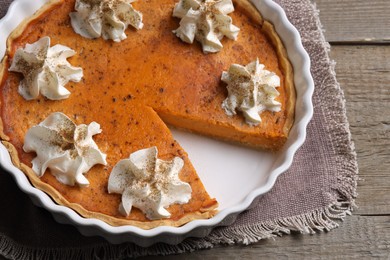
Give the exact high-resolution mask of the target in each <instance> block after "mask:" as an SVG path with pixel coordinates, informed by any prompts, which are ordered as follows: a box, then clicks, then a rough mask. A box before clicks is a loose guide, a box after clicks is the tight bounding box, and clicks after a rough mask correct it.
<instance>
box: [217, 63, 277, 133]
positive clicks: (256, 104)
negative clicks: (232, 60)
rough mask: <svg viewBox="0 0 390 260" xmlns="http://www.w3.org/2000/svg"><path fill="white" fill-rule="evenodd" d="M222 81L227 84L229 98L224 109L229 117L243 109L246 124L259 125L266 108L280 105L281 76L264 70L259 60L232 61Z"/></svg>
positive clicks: (275, 109)
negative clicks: (277, 98) (278, 89)
mask: <svg viewBox="0 0 390 260" xmlns="http://www.w3.org/2000/svg"><path fill="white" fill-rule="evenodd" d="M221 79H222V81H223V82H225V83H226V84H227V90H228V97H227V98H226V99H225V100H224V101H223V103H222V108H223V109H224V110H225V113H226V114H227V115H228V116H233V115H235V114H236V110H238V111H241V112H242V113H243V115H244V116H245V119H246V123H248V124H250V125H258V124H259V123H260V122H261V117H260V115H259V114H261V113H262V112H263V111H265V110H269V111H273V112H278V111H280V108H281V104H280V103H279V102H278V101H276V100H275V98H276V97H278V96H279V92H278V91H277V90H276V88H277V87H279V86H280V78H279V77H278V75H276V74H275V73H273V72H270V71H268V70H265V69H264V65H263V64H260V63H259V60H258V59H257V60H256V61H254V62H251V63H249V64H248V65H246V66H242V65H239V64H233V65H231V66H230V68H229V70H228V71H224V72H223V73H222V78H221Z"/></svg>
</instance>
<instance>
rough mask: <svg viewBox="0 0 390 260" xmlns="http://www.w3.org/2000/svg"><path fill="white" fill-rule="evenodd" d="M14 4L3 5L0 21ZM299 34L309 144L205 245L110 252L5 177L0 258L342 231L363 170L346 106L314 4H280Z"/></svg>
mask: <svg viewBox="0 0 390 260" xmlns="http://www.w3.org/2000/svg"><path fill="white" fill-rule="evenodd" d="M11 2H12V1H11V0H0V17H3V16H4V15H5V13H6V10H7V9H8V6H9V4H10V3H11ZM275 2H277V3H278V4H280V5H281V6H282V7H283V9H284V10H285V12H286V14H287V16H288V18H289V20H290V21H291V23H292V24H293V25H294V26H295V27H296V28H297V29H298V31H299V32H300V34H301V37H302V42H303V45H304V47H305V49H306V50H307V52H308V53H309V55H310V58H311V61H312V67H311V72H312V75H313V78H314V82H315V92H314V96H313V103H314V117H313V119H312V121H311V123H310V124H309V126H308V129H307V130H308V131H307V140H306V142H305V144H304V145H303V146H302V147H301V149H300V150H299V151H298V152H297V154H296V155H295V157H294V162H293V164H292V166H291V168H290V169H289V170H288V171H287V172H286V173H284V174H282V175H281V176H280V177H279V178H278V180H277V182H276V184H275V186H274V187H273V189H272V190H271V191H270V192H269V193H267V194H265V195H264V196H262V197H261V198H260V199H259V201H258V203H257V204H256V206H255V207H254V208H252V209H251V210H248V211H246V212H244V213H242V214H241V215H240V216H239V217H238V219H237V221H236V222H235V223H234V224H233V225H231V226H228V227H219V228H216V229H214V230H213V231H212V232H211V234H210V235H209V236H207V237H205V238H201V239H196V238H189V239H186V240H185V241H183V242H182V243H181V244H179V245H176V246H171V245H165V244H156V245H153V246H151V247H149V248H142V247H139V246H136V245H134V244H130V243H125V244H121V245H111V244H109V243H108V242H106V241H105V240H104V239H102V238H100V237H84V236H82V235H81V234H80V233H79V232H78V231H77V230H76V228H74V227H73V226H69V225H62V224H58V223H56V222H55V221H54V219H53V218H52V216H51V215H50V213H48V212H47V211H46V210H44V209H41V208H38V207H36V206H34V205H33V204H32V203H31V200H30V199H29V198H28V196H27V195H25V194H24V193H22V192H21V191H20V190H19V188H18V187H17V185H16V183H15V182H14V180H13V179H12V178H11V176H10V175H9V174H8V173H7V172H6V171H5V170H4V169H1V170H0V190H1V191H2V195H3V196H0V209H1V210H0V255H3V256H5V257H9V258H16V259H28V258H31V257H35V258H49V259H73V258H76V257H77V258H90V257H99V258H123V257H135V256H144V255H166V254H177V253H181V252H187V251H193V250H198V249H203V248H211V247H213V246H215V245H218V244H234V243H239V244H250V243H254V242H257V241H259V240H261V239H264V238H270V237H274V236H278V235H281V234H289V233H290V232H291V231H298V232H301V233H314V232H317V231H322V230H327V231H329V230H331V229H333V228H335V227H337V226H338V225H339V223H340V222H339V220H342V219H343V218H344V217H345V216H346V215H347V214H350V212H351V210H352V209H353V207H354V200H355V198H356V195H357V194H356V186H357V178H358V177H357V176H358V175H357V174H358V166H357V161H356V154H355V149H354V146H353V143H352V141H351V136H350V131H349V124H348V121H347V118H346V111H345V99H344V95H343V92H342V90H341V88H340V86H339V84H338V83H337V81H336V77H335V71H334V66H335V64H334V62H332V61H331V60H330V59H329V56H328V52H329V44H328V43H327V42H326V41H325V38H324V35H323V32H322V29H321V28H322V27H321V24H320V21H319V17H318V11H317V10H316V7H315V6H314V5H313V4H312V3H311V1H310V0H295V1H291V0H275Z"/></svg>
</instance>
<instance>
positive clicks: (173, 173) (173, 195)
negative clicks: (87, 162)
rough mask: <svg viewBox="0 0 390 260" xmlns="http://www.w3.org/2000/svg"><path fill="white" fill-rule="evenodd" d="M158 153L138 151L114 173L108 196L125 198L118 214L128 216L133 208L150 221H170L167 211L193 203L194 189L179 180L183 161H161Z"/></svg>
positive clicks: (110, 178) (155, 148)
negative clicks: (116, 194)
mask: <svg viewBox="0 0 390 260" xmlns="http://www.w3.org/2000/svg"><path fill="white" fill-rule="evenodd" d="M157 153H158V151H157V147H151V148H147V149H142V150H139V151H136V152H134V153H132V154H131V155H130V157H129V159H124V160H121V161H119V162H118V163H117V164H116V165H115V167H114V169H113V170H112V172H111V174H110V177H109V179H108V192H109V193H118V194H122V202H121V204H120V206H119V211H120V212H121V213H122V214H123V215H125V216H128V215H129V214H130V212H131V208H132V207H133V206H134V207H137V208H138V209H140V210H141V211H142V212H143V213H144V214H145V215H146V217H147V218H148V219H150V220H154V219H161V218H168V217H169V216H170V215H171V214H170V213H169V212H168V211H167V210H166V209H165V208H166V207H168V206H169V205H171V204H177V203H178V204H183V203H187V202H188V201H189V200H190V198H191V192H192V190H191V186H190V185H189V184H188V183H186V182H183V181H181V180H180V179H179V172H180V171H181V169H182V168H183V165H184V161H183V160H182V159H181V158H179V157H175V158H174V159H173V160H172V161H164V160H160V159H158V158H157Z"/></svg>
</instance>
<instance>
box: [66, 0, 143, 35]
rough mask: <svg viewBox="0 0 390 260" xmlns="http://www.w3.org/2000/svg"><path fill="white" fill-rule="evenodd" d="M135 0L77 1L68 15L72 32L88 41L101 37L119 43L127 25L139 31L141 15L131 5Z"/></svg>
mask: <svg viewBox="0 0 390 260" xmlns="http://www.w3.org/2000/svg"><path fill="white" fill-rule="evenodd" d="M132 2H135V0H77V1H76V4H75V10H76V12H72V13H70V14H69V16H70V18H71V24H72V27H73V29H74V31H75V32H76V33H78V34H80V35H81V36H83V37H86V38H88V39H94V38H99V37H100V36H102V37H103V39H105V40H109V39H111V40H113V41H115V42H120V41H122V40H124V39H126V38H127V36H126V34H125V30H126V29H127V27H128V26H129V25H131V26H133V27H134V28H135V29H137V30H140V29H142V27H143V23H142V14H141V13H140V12H138V11H136V10H135V9H134V8H133V6H132V5H131V3H132Z"/></svg>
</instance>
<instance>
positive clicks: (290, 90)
mask: <svg viewBox="0 0 390 260" xmlns="http://www.w3.org/2000/svg"><path fill="white" fill-rule="evenodd" d="M62 2H63V0H49V1H48V2H47V3H45V4H44V5H43V6H42V7H41V8H40V9H39V10H38V11H37V12H35V13H34V14H33V15H32V16H30V17H28V18H27V19H25V20H23V22H21V23H20V24H19V25H18V26H17V28H16V29H14V30H13V32H12V33H11V34H10V35H9V37H8V39H7V48H6V53H5V55H4V57H3V59H2V61H1V64H0V66H1V68H0V79H1V80H4V72H5V69H6V68H7V65H8V64H7V61H8V57H9V55H8V53H9V52H10V51H11V46H12V42H13V41H14V39H16V38H18V37H19V36H21V35H22V33H23V32H24V30H25V28H26V27H27V26H28V25H29V24H30V22H32V21H34V20H35V19H37V18H39V17H40V16H41V15H42V14H44V13H45V12H46V11H48V10H50V9H51V8H53V7H54V6H55V5H57V4H60V3H62ZM233 2H234V4H235V5H237V6H240V7H241V8H242V9H244V10H245V11H246V14H247V15H249V16H250V18H251V19H252V20H253V21H255V22H257V23H259V24H260V25H261V30H262V31H263V33H265V34H266V35H267V37H268V38H269V39H270V41H271V42H272V44H273V45H274V48H275V50H276V54H277V57H278V60H279V62H280V66H281V70H282V72H283V73H284V77H285V88H286V93H287V96H288V98H287V102H286V107H285V110H286V111H287V118H286V122H285V125H284V127H283V133H284V134H285V136H286V139H287V136H288V133H289V131H290V129H291V127H292V125H293V123H294V111H295V100H296V94H295V87H294V81H293V68H292V66H291V64H290V61H289V60H288V56H287V51H286V49H285V47H284V45H283V42H282V41H281V39H280V37H279V35H278V34H277V32H276V30H275V28H274V26H273V25H272V23H270V22H268V21H266V20H264V19H263V18H262V16H261V14H260V12H259V11H258V10H257V8H256V7H255V6H254V5H253V4H252V3H251V2H249V1H248V0H233ZM222 51H223V50H222ZM0 83H1V84H2V83H3V82H0ZM156 112H157V113H158V114H159V115H161V114H160V112H159V111H156ZM161 117H162V118H163V119H164V115H161ZM164 121H165V119H164ZM167 121H168V122H167V123H169V120H167ZM173 126H174V127H178V128H182V127H181V126H180V125H178V126H175V125H173ZM187 131H193V130H191V129H190V130H188V129H187ZM194 132H198V131H196V130H194ZM217 138H219V139H224V140H226V141H231V140H227V139H226V138H223V137H217ZM0 139H1V142H2V144H3V145H4V146H5V148H6V149H7V150H8V152H9V154H10V157H11V161H12V163H13V165H14V166H16V167H17V168H19V169H20V170H21V171H23V172H24V173H25V174H26V175H27V177H28V179H29V181H30V182H31V183H32V185H33V186H34V187H36V188H37V189H39V190H41V191H43V192H45V193H46V194H48V195H49V196H50V197H51V198H52V199H53V200H54V201H55V202H56V203H57V204H59V205H63V206H66V207H69V208H71V209H73V210H75V211H76V212H77V213H78V214H80V215H81V216H82V217H85V218H96V219H99V220H102V221H104V222H106V223H108V224H110V225H113V226H122V225H132V226H136V227H139V228H142V229H152V228H155V227H158V226H164V225H165V226H174V227H179V226H182V225H184V224H186V223H188V222H190V221H192V220H196V219H208V218H211V217H213V216H214V215H215V214H216V213H217V212H218V210H217V209H216V208H217V207H218V203H217V201H216V200H215V199H213V200H211V201H212V202H213V203H211V205H210V206H209V207H205V208H201V209H200V210H199V211H196V212H192V213H187V214H185V215H184V216H182V217H181V218H180V219H160V220H152V221H149V222H142V221H134V220H128V219H120V218H116V217H112V216H109V215H106V214H103V213H98V212H92V211H88V210H86V209H85V208H84V207H82V206H81V205H80V204H77V203H71V202H69V201H68V200H66V199H65V198H64V197H63V196H62V195H61V193H60V192H58V191H57V190H56V189H55V188H53V187H52V186H51V185H49V184H47V183H45V182H43V181H41V180H40V178H39V177H37V176H36V174H35V173H34V172H33V170H32V169H31V168H30V167H29V166H27V165H25V164H24V163H22V162H21V161H20V159H19V156H18V152H17V150H16V148H15V146H14V145H13V144H12V143H11V142H9V140H10V138H9V137H8V136H7V135H6V134H5V133H4V126H3V119H2V118H0ZM232 142H235V143H237V141H232ZM284 142H285V140H282V143H284ZM241 144H243V145H248V146H251V145H250V143H241ZM271 150H273V149H271Z"/></svg>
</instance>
